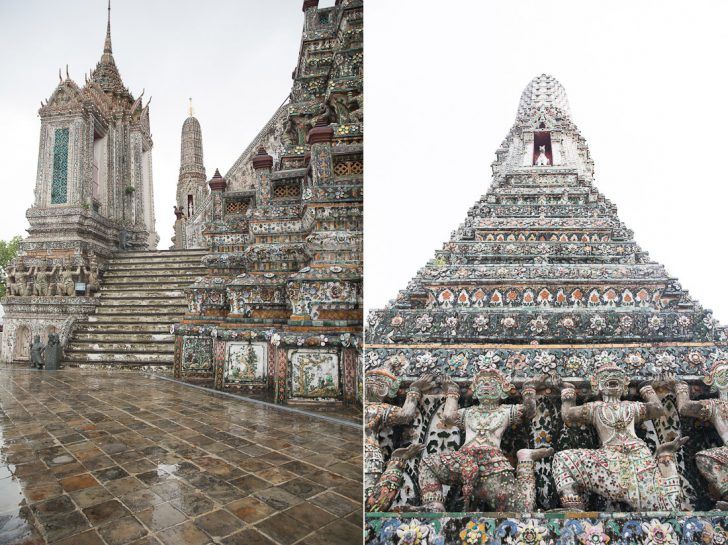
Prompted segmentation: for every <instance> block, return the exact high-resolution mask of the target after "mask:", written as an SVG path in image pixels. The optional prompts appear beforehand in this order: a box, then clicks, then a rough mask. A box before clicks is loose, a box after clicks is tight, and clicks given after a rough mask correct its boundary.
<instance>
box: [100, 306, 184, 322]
mask: <svg viewBox="0 0 728 545" xmlns="http://www.w3.org/2000/svg"><path fill="white" fill-rule="evenodd" d="M101 310H103V308H102V307H98V308H97V309H96V311H97V312H96V314H93V315H91V316H89V317H88V321H89V322H91V321H96V322H99V320H98V318H102V320H101V322H106V323H109V322H112V323H113V322H115V323H134V322H135V321H138V322H141V323H143V322H147V323H149V322H159V323H165V324H174V323H177V322H179V321H180V320H181V319H182V315H183V314H184V311H182V310H177V311H174V312H172V311H170V309H161V310H160V311H159V312H147V309H146V308H145V309H139V308H138V307H136V308H129V309H125V311H123V312H120V311H119V310H118V309H112V310H111V311H108V310H106V311H104V312H100V311H101ZM92 317H96V318H97V320H91V318H92Z"/></svg>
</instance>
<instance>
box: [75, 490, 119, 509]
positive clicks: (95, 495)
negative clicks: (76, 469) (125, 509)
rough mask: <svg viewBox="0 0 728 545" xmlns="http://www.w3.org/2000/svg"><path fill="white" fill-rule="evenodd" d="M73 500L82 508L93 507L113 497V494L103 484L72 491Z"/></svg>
mask: <svg viewBox="0 0 728 545" xmlns="http://www.w3.org/2000/svg"><path fill="white" fill-rule="evenodd" d="M71 497H72V498H73V501H74V502H76V505H78V506H79V507H80V508H81V509H83V508H84V507H91V506H92V505H96V504H99V503H102V502H105V501H107V500H110V499H111V498H113V496H112V495H111V494H110V493H109V492H108V490H106V489H105V488H104V487H103V486H94V487H93V488H84V489H83V490H77V491H75V492H71Z"/></svg>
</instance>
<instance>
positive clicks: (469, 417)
mask: <svg viewBox="0 0 728 545" xmlns="http://www.w3.org/2000/svg"><path fill="white" fill-rule="evenodd" d="M544 384H545V377H540V378H539V379H537V380H532V381H530V382H526V383H525V384H524V385H523V391H522V396H523V403H522V404H516V405H503V404H501V401H502V400H503V399H506V398H507V397H508V396H509V395H510V392H511V390H513V389H514V386H513V385H512V384H511V383H510V381H509V380H508V379H507V378H506V376H505V375H504V374H503V373H502V372H501V371H500V370H498V369H495V368H489V369H485V370H483V371H480V372H479V373H477V374H476V375H475V377H474V378H473V382H472V385H471V387H472V390H473V395H474V397H475V398H476V399H477V400H478V402H479V403H478V405H474V406H472V407H468V408H466V409H458V400H459V398H460V391H459V388H458V386H457V384H455V383H454V382H453V381H452V379H450V378H449V377H447V378H446V379H445V380H444V381H443V382H442V386H443V389H444V390H445V392H446V393H445V396H446V398H447V399H446V401H445V405H444V409H443V413H444V414H443V416H444V420H445V423H446V424H452V425H457V426H458V427H459V428H460V429H461V430H462V431H464V432H465V444H464V445H463V446H462V447H460V449H458V450H457V451H454V452H453V451H446V452H440V453H436V454H432V455H430V456H426V457H424V458H423V459H422V462H421V463H420V477H419V484H420V493H421V494H422V502H423V504H424V509H426V510H427V511H433V512H435V511H438V512H439V511H445V498H444V495H443V490H442V487H443V485H456V484H461V485H462V493H463V499H464V503H465V511H471V510H472V508H473V507H475V502H474V500H476V499H477V500H479V501H485V502H486V503H487V504H488V507H489V508H491V509H492V510H493V511H501V512H503V511H519V512H530V511H533V510H534V508H535V506H536V477H535V475H534V465H535V462H536V461H537V460H541V459H542V458H545V457H547V456H550V455H552V454H553V453H554V451H553V449H551V448H538V449H521V450H519V451H518V453H517V457H518V467H517V468H516V469H515V470H514V469H513V466H512V465H511V463H510V462H509V461H508V459H507V458H506V457H505V455H504V454H503V451H502V450H501V437H502V436H503V432H505V431H506V430H507V429H508V428H510V427H514V426H518V425H519V424H521V423H522V422H523V421H524V420H526V421H527V420H530V419H531V418H533V416H534V415H535V414H536V387H537V386H543V385H544Z"/></svg>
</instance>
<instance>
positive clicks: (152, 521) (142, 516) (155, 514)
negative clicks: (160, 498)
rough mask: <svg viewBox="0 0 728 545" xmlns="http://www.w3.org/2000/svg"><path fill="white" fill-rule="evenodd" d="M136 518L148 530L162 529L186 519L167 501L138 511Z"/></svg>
mask: <svg viewBox="0 0 728 545" xmlns="http://www.w3.org/2000/svg"><path fill="white" fill-rule="evenodd" d="M137 518H138V519H139V520H140V521H142V522H143V523H144V524H145V525H146V526H147V527H148V528H149V529H150V530H153V531H157V530H164V529H165V528H169V527H170V526H174V525H175V524H179V523H181V522H184V521H186V520H187V517H186V516H185V515H184V514H183V513H182V512H180V511H179V510H177V509H175V508H174V507H173V506H172V505H170V504H169V503H161V504H159V505H155V506H154V507H150V508H149V509H145V510H144V511H140V512H139V513H138V514H137Z"/></svg>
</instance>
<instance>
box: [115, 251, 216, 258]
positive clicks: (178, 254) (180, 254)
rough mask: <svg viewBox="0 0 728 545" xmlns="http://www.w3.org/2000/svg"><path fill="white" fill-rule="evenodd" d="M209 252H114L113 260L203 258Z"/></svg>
mask: <svg viewBox="0 0 728 545" xmlns="http://www.w3.org/2000/svg"><path fill="white" fill-rule="evenodd" d="M209 253H210V251H209V250H152V251H142V252H114V254H113V255H112V259H129V258H141V259H144V258H147V257H166V258H168V259H175V258H178V257H190V256H203V255H207V254H209Z"/></svg>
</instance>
